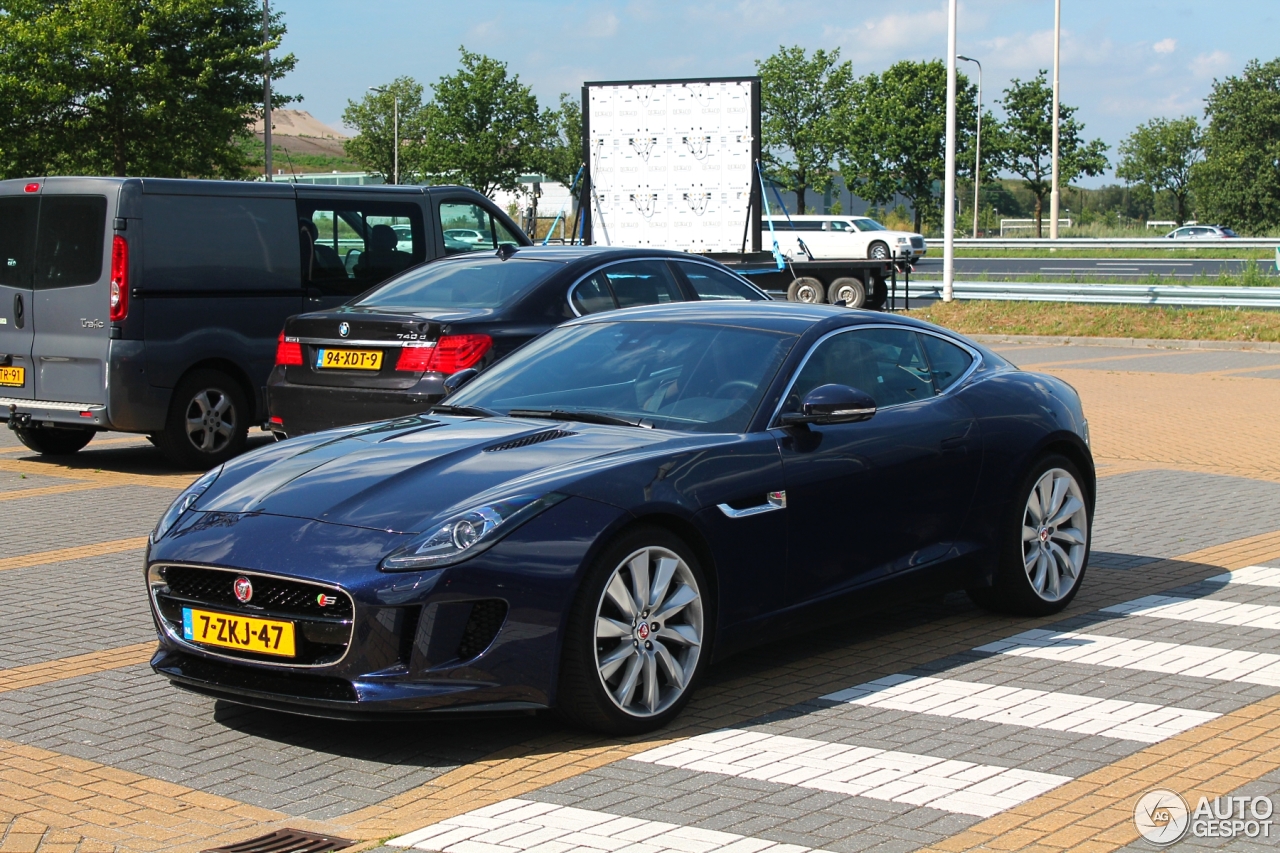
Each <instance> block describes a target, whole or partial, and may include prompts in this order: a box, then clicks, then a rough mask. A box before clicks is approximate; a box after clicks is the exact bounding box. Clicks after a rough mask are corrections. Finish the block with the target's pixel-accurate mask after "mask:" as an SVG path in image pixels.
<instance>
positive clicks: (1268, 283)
mask: <svg viewBox="0 0 1280 853" xmlns="http://www.w3.org/2000/svg"><path fill="white" fill-rule="evenodd" d="M911 278H912V279H913V280H915V281H941V280H942V273H940V272H924V273H915V274H913V275H912V276H911ZM957 278H959V279H960V280H961V281H991V282H999V281H1024V282H1027V283H1029V284H1163V285H1170V284H1186V285H1194V286H1196V287H1280V275H1277V274H1276V273H1275V272H1273V271H1272V268H1271V267H1270V266H1268V265H1266V264H1259V263H1258V262H1257V261H1247V262H1245V264H1244V266H1243V267H1241V268H1240V269H1239V271H1236V272H1226V273H1221V274H1219V275H1206V274H1205V273H1197V274H1196V275H1194V276H1186V277H1183V276H1174V275H1161V274H1160V273H1154V272H1153V273H1147V274H1146V275H1130V276H1115V275H1095V274H1093V273H1091V272H1089V271H1088V270H1081V271H1078V272H1062V273H1052V274H1046V273H1017V272H1011V273H1002V272H994V271H990V270H984V271H983V272H980V273H978V274H977V275H971V274H966V273H959V274H958V275H957Z"/></svg>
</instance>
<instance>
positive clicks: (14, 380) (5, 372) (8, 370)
mask: <svg viewBox="0 0 1280 853" xmlns="http://www.w3.org/2000/svg"><path fill="white" fill-rule="evenodd" d="M26 384H27V369H26V368H25V367H0V385H12V386H13V387H14V388H21V387H22V386H23V385H26Z"/></svg>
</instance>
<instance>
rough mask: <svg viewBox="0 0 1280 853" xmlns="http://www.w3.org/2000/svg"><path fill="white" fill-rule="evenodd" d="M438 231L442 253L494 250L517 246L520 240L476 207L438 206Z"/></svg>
mask: <svg viewBox="0 0 1280 853" xmlns="http://www.w3.org/2000/svg"><path fill="white" fill-rule="evenodd" d="M440 228H441V231H442V232H443V234H442V235H441V236H443V238H444V253H445V254H446V255H458V254H462V253H463V252H483V251H486V250H487V251H490V252H491V251H493V250H494V249H496V248H497V247H498V246H501V245H503V244H510V245H512V246H519V245H520V241H519V240H518V239H516V237H515V235H514V234H512V233H511V232H510V231H508V230H507V229H506V227H505V226H504V225H503V224H502V223H501V222H499V221H497V220H496V219H494V218H493V216H491V215H490V214H489V211H487V210H485V209H484V208H483V207H481V206H480V205H478V204H472V203H471V202H463V201H446V202H441V204H440Z"/></svg>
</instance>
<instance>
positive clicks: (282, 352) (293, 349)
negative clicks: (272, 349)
mask: <svg viewBox="0 0 1280 853" xmlns="http://www.w3.org/2000/svg"><path fill="white" fill-rule="evenodd" d="M276 364H283V365H285V366H291V365H300V364H302V344H300V343H298V342H297V341H287V340H285V337H284V332H281V333H280V337H278V338H276Z"/></svg>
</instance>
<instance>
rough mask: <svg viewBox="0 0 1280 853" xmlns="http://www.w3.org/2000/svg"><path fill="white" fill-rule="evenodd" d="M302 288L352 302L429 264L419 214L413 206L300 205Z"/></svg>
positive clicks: (374, 203)
mask: <svg viewBox="0 0 1280 853" xmlns="http://www.w3.org/2000/svg"><path fill="white" fill-rule="evenodd" d="M298 240H299V244H298V246H299V251H300V252H301V257H302V284H303V286H304V287H315V288H318V289H319V290H320V292H321V293H322V294H323V295H325V296H355V295H356V294H358V293H363V292H364V291H366V290H368V289H369V288H371V287H373V286H374V285H376V284H380V283H381V282H383V281H386V280H387V279H388V278H390V277H391V276H393V275H395V274H396V273H398V272H400V271H402V270H405V269H407V268H409V267H411V266H413V265H415V264H419V263H422V262H423V261H424V260H426V258H427V247H426V231H425V229H424V228H423V224H422V208H421V207H419V206H418V205H417V204H414V203H412V202H385V201H384V202H380V201H367V202H366V201H355V200H352V199H344V200H342V201H317V200H313V199H307V200H306V201H299V202H298Z"/></svg>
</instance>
